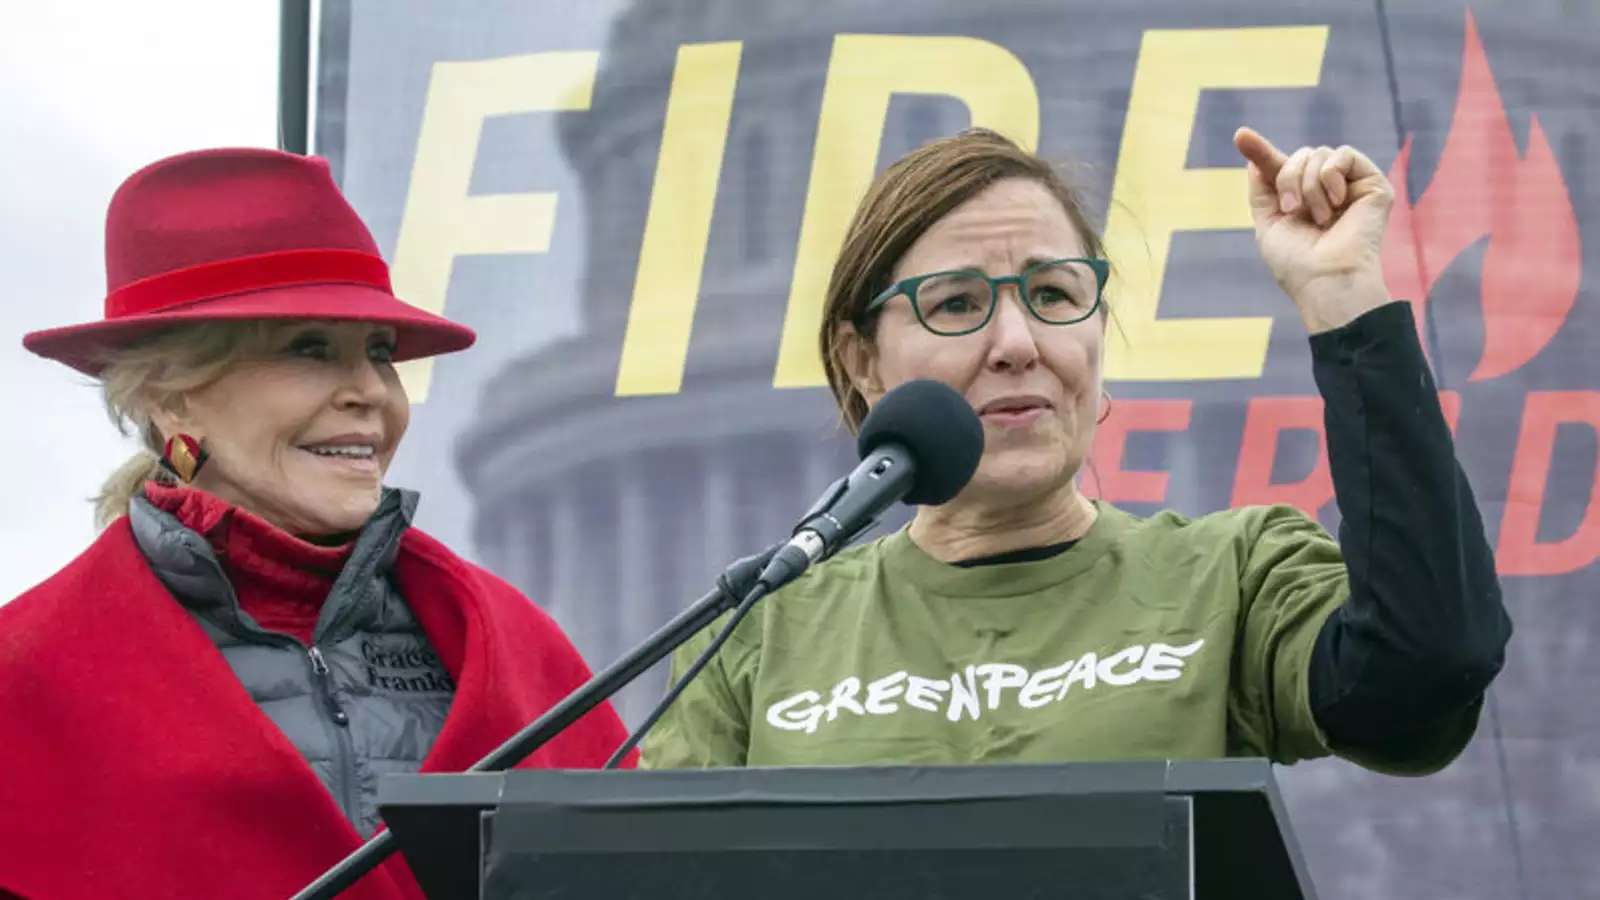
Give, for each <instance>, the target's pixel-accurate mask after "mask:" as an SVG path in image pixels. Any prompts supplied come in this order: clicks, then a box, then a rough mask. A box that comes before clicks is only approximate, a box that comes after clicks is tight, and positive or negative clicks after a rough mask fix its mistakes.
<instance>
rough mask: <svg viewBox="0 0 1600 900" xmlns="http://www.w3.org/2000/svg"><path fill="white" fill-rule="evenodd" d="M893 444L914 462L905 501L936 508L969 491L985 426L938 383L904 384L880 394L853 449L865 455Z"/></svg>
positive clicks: (947, 388)
mask: <svg viewBox="0 0 1600 900" xmlns="http://www.w3.org/2000/svg"><path fill="white" fill-rule="evenodd" d="M887 443H897V444H900V445H902V446H904V447H905V448H906V449H907V450H909V451H910V452H911V456H912V458H913V459H915V460H916V462H917V477H916V483H915V484H914V485H912V487H911V492H910V493H908V494H906V496H905V502H907V503H914V504H923V505H928V506H937V505H939V504H940V503H944V502H945V501H947V500H949V499H950V498H952V497H954V496H955V495H957V494H959V493H961V489H962V488H964V487H966V486H967V482H968V481H970V480H971V479H972V473H973V472H975V471H977V469H978V459H979V458H980V457H982V456H983V423H981V422H979V421H978V414H977V413H975V412H973V411H972V405H971V404H969V403H968V402H967V401H966V398H964V397H962V396H961V395H960V394H958V393H956V391H955V390H954V389H953V388H951V387H950V386H949V385H946V384H943V383H941V382H938V381H929V380H918V381H908V382H906V383H905V384H902V385H900V386H899V387H897V388H895V389H894V390H892V391H890V392H889V393H887V394H884V395H883V399H882V400H879V401H878V402H877V403H876V404H874V405H873V407H872V410H871V411H870V412H868V413H867V418H866V421H864V422H862V423H861V433H860V435H858V436H857V437H856V450H857V452H859V453H860V454H861V455H862V456H866V455H867V454H868V453H871V452H872V451H873V450H876V449H877V448H878V447H880V446H882V445H884V444H887Z"/></svg>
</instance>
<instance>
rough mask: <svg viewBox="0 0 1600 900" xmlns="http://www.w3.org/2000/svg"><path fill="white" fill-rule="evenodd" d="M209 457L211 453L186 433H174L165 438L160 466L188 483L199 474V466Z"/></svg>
mask: <svg viewBox="0 0 1600 900" xmlns="http://www.w3.org/2000/svg"><path fill="white" fill-rule="evenodd" d="M210 458H211V455H210V454H208V453H207V452H206V448H205V447H204V446H202V445H201V444H200V442H199V441H197V440H195V439H194V438H192V437H190V436H189V435H187V434H175V435H173V436H172V437H170V438H168V439H167V447H166V449H165V450H163V451H162V453H161V468H163V469H166V470H167V471H168V472H170V473H172V477H174V478H176V479H178V480H179V481H181V482H183V483H184V484H188V483H190V482H192V481H194V477H195V476H196V475H198V474H200V467H201V466H203V465H205V464H206V460H208V459H210Z"/></svg>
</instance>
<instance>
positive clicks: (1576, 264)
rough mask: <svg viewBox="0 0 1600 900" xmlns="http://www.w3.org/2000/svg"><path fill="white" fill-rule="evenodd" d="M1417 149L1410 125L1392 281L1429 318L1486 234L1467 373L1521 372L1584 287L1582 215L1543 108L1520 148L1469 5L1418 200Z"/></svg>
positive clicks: (1394, 224)
mask: <svg viewBox="0 0 1600 900" xmlns="http://www.w3.org/2000/svg"><path fill="white" fill-rule="evenodd" d="M1410 158H1411V135H1409V134H1408V135H1406V139H1405V143H1404V144H1403V145H1402V146H1401V148H1400V155H1399V156H1398V157H1396V158H1395V161H1394V165H1393V167H1391V168H1390V170H1389V180H1390V181H1391V182H1392V183H1393V184H1394V190H1395V197H1396V199H1395V205H1394V210H1393V212H1392V213H1391V214H1390V218H1389V229H1388V232H1387V234H1386V235H1385V237H1384V244H1383V274H1384V278H1385V280H1386V281H1387V282H1388V285H1389V290H1390V292H1391V293H1392V294H1393V295H1394V296H1396V297H1405V298H1408V299H1410V300H1411V301H1412V303H1413V304H1414V308H1415V310H1416V314H1417V323H1418V327H1419V329H1420V327H1421V324H1422V315H1423V311H1424V304H1425V303H1426V302H1427V300H1426V298H1427V295H1428V290H1429V289H1430V288H1432V287H1433V284H1434V282H1435V281H1436V280H1437V279H1438V277H1439V275H1440V273H1442V272H1444V270H1445V268H1446V267H1448V266H1449V265H1450V262H1451V261H1452V260H1454V259H1455V258H1456V256H1457V255H1458V254H1459V253H1461V251H1463V250H1465V249H1467V247H1469V246H1471V245H1472V244H1474V243H1476V242H1477V241H1478V240H1479V239H1480V238H1483V237H1484V236H1486V235H1487V236H1488V238H1489V245H1488V247H1487V249H1486V250H1485V251H1484V261H1483V276H1482V296H1483V355H1482V356H1481V357H1480V358H1479V359H1478V365H1477V367H1476V368H1474V369H1473V371H1472V374H1471V375H1470V376H1469V380H1472V381H1481V380H1484V379H1488V378H1495V377H1498V376H1501V375H1505V374H1506V373H1508V372H1514V371H1516V370H1517V369H1518V368H1519V367H1521V366H1522V365H1524V364H1526V363H1527V362H1528V361H1529V360H1531V359H1533V358H1534V357H1535V356H1537V355H1538V354H1539V351H1541V350H1543V349H1544V347H1545V345H1546V344H1548V343H1549V342H1550V340H1551V339H1552V338H1554V337H1555V335H1556V332H1558V331H1560V330H1561V326H1562V323H1563V322H1565V321H1566V318H1567V313H1568V312H1570V311H1571V310H1572V305H1573V303H1574V302H1576V300H1577V298H1578V281H1579V276H1580V275H1581V272H1582V258H1581V251H1580V247H1579V244H1578V220H1577V216H1576V214H1575V213H1574V212H1573V209H1572V199H1571V197H1570V196H1569V195H1568V193H1567V185H1566V182H1565V181H1564V180H1563V179H1562V177H1561V170H1560V168H1559V166H1558V165H1557V163H1556V158H1555V154H1554V153H1553V152H1552V151H1551V150H1550V143H1549V141H1548V140H1546V138H1545V134H1544V129H1543V128H1541V127H1540V126H1539V118H1538V116H1532V117H1530V120H1529V125H1528V152H1527V155H1526V156H1523V157H1520V158H1519V156H1518V153H1517V145H1516V140H1515V138H1514V137H1513V136H1512V133H1511V123H1510V121H1509V120H1508V119H1507V117H1506V109H1505V104H1504V103H1503V102H1502V101H1501V100H1500V91H1499V90H1498V89H1497V88H1496V87H1495V83H1494V73H1493V72H1491V71H1490V69H1489V61H1488V59H1487V58H1486V57H1485V56H1484V52H1483V44H1482V43H1481V42H1480V41H1479V39H1478V26H1477V23H1476V22H1475V21H1474V20H1473V18H1472V12H1471V11H1470V10H1469V11H1468V12H1467V33H1466V40H1465V42H1464V46H1463V47H1462V51H1461V87H1460V89H1459V90H1458V92H1457V94H1456V108H1455V113H1454V115H1453V116H1452V117H1451V120H1450V132H1449V134H1448V135H1446V137H1445V143H1444V150H1443V151H1442V152H1441V153H1440V156H1439V165H1438V168H1437V170H1436V171H1435V172H1434V176H1433V181H1432V182H1430V183H1429V184H1428V189H1427V190H1426V191H1425V192H1424V193H1423V195H1422V197H1421V198H1419V199H1418V200H1417V203H1416V205H1415V206H1412V205H1411V204H1410V203H1409V202H1408V201H1407V199H1406V198H1407V194H1406V165H1407V163H1408V162H1409V161H1410Z"/></svg>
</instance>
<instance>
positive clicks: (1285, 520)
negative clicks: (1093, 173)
mask: <svg viewBox="0 0 1600 900" xmlns="http://www.w3.org/2000/svg"><path fill="white" fill-rule="evenodd" d="M1235 143H1236V145H1237V148H1238V150H1239V151H1240V153H1241V154H1242V155H1243V156H1244V157H1245V159H1246V160H1247V162H1248V166H1247V168H1248V180H1249V191H1250V194H1249V201H1250V206H1251V210H1252V213H1253V215H1254V221H1255V229H1256V238H1257V242H1258V245H1259V247H1260V251H1261V255H1262V257H1263V259H1264V260H1265V262H1266V264H1267V267H1268V269H1269V270H1271V272H1272V274H1273V276H1274V277H1275V278H1276V279H1277V281H1278V283H1279V285H1280V286H1282V288H1283V289H1284V291H1285V293H1287V294H1288V295H1289V298H1290V299H1291V300H1292V301H1293V302H1294V303H1295V305H1296V307H1297V308H1298V310H1299V312H1300V314H1301V317H1302V319H1303V320H1304V322H1305V325H1306V329H1307V331H1308V332H1309V334H1310V344H1311V356H1312V365H1313V371H1314V373H1315V376H1316V381H1317V385H1318V388H1319V390H1320V391H1321V393H1322V395H1323V398H1324V401H1325V403H1326V409H1327V431H1328V443H1329V455H1330V458H1331V465H1332V472H1333V479H1334V487H1335V492H1336V494H1337V499H1338V502H1339V505H1340V509H1341V512H1342V513H1343V525H1342V526H1341V527H1340V535H1339V540H1338V541H1335V540H1334V539H1333V538H1332V537H1330V536H1329V535H1328V534H1327V533H1326V532H1325V531H1324V530H1323V529H1322V528H1321V527H1320V526H1319V525H1318V524H1317V523H1316V522H1315V521H1313V520H1312V519H1310V518H1308V517H1307V516H1306V515H1305V514H1303V513H1301V512H1300V511H1298V510H1295V509H1292V508H1289V507H1281V506H1279V507H1251V508H1242V509H1229V510H1224V511H1221V512H1215V513H1212V514H1210V515H1205V516H1201V517H1198V518H1188V517H1185V516H1182V515H1179V514H1177V513H1173V512H1164V513H1161V514H1158V515H1155V516H1152V517H1149V518H1140V517H1136V516H1133V515H1130V514H1128V513H1126V512H1123V511H1121V510H1119V509H1117V508H1116V507H1114V506H1112V505H1111V504H1109V503H1106V502H1104V501H1091V500H1089V499H1087V498H1086V497H1084V496H1083V494H1082V493H1081V492H1080V491H1079V490H1078V486H1077V484H1076V480H1075V478H1076V475H1077V474H1078V472H1079V470H1080V468H1081V467H1082V465H1083V463H1084V460H1085V459H1086V458H1087V456H1088V453H1089V448H1090V445H1091V443H1092V441H1093V438H1094V431H1095V425H1096V423H1097V421H1098V420H1099V419H1100V418H1101V417H1102V416H1103V415H1104V413H1105V411H1106V408H1105V403H1106V402H1107V398H1106V396H1105V394H1104V392H1103V390H1102V372H1103V364H1104V355H1105V337H1106V324H1107V320H1108V317H1109V316H1110V310H1108V309H1107V306H1106V302H1105V297H1104V289H1105V286H1106V280H1107V277H1108V274H1109V271H1110V266H1109V264H1108V262H1107V261H1106V260H1105V259H1104V253H1103V250H1102V247H1101V241H1100V237H1099V235H1098V234H1096V232H1095V231H1094V229H1093V228H1092V227H1091V226H1090V224H1089V220H1088V217H1087V216H1086V215H1085V213H1084V210H1083V206H1082V201H1081V200H1080V198H1079V195H1078V194H1077V193H1076V192H1075V191H1074V190H1073V189H1072V188H1071V187H1070V186H1069V185H1068V184H1066V183H1065V182H1064V181H1062V180H1061V179H1060V178H1059V177H1058V175H1057V174H1056V173H1055V171H1053V169H1052V168H1051V167H1050V166H1049V165H1048V164H1047V163H1045V162H1043V161H1042V160H1040V159H1039V158H1037V157H1036V156H1034V155H1032V154H1029V153H1027V152H1025V151H1023V150H1021V149H1020V148H1018V147H1017V146H1016V145H1014V144H1012V143H1011V142H1010V141H1008V140H1006V139H1005V138H1003V137H1001V136H999V135H997V134H994V133H992V132H988V131H983V130H974V131H969V132H966V133H964V134H961V135H959V136H957V137H954V138H950V139H947V140H942V141H939V142H936V143H933V144H930V145H927V146H925V147H923V148H921V149H919V150H917V151H915V152H913V153H911V154H909V155H908V156H906V157H905V158H903V159H901V160H900V161H899V162H897V163H896V164H894V165H893V166H892V167H890V168H889V169H888V170H887V171H886V172H885V173H884V174H883V175H882V176H881V177H880V178H879V179H878V181H877V182H876V183H875V184H874V185H873V186H872V188H871V189H870V190H869V191H868V193H867V196H866V198H865V199H864V200H863V201H862V204H861V207H860V209H859V210H858V211H857V213H856V216H855V220H854V221H853V222H852V224H851V226H850V229H849V232H848V234H847V236H846V239H845V242H844V245H843V248H842V251H841V254H840V258H839V262H838V264H837V266H836V268H835V269H834V272H833V277H832V280H831V282H830V284H829V288H828V298H827V307H826V312H825V316H824V322H823V326H822V331H821V335H820V340H821V349H822V355H823V359H824V360H825V364H826V367H827V372H828V379H829V384H830V385H831V386H832V389H833V393H834V396H835V397H836V398H837V400H838V402H839V406H840V409H841V411H842V414H843V417H844V420H845V422H846V424H847V425H849V426H851V427H852V428H855V427H857V426H859V424H860V423H861V421H862V420H863V418H865V416H866V413H867V411H868V410H869V409H870V408H871V407H872V405H873V404H874V403H875V402H877V401H878V399H879V398H881V397H883V396H884V394H885V393H886V392H888V391H889V390H891V389H892V388H894V387H895V386H897V385H899V384H902V383H904V382H906V381H909V380H912V379H919V378H933V379H937V380H939V381H941V382H944V383H946V384H948V385H950V386H951V387H953V388H955V389H956V390H957V391H959V392H960V393H962V394H963V395H964V396H965V397H966V399H967V400H968V401H969V402H970V403H971V404H972V407H973V409H974V410H975V411H976V412H977V414H978V416H979V419H980V420H981V421H982V423H983V432H984V441H985V445H984V453H983V457H982V461H981V462H980V464H979V466H978V469H977V473H976V474H975V475H974V477H973V479H972V481H971V482H970V483H969V484H968V485H967V487H966V488H965V489H964V490H963V491H962V493H961V494H960V495H959V496H957V497H956V498H955V499H954V500H951V501H950V502H949V503H946V504H944V505H942V506H938V507H920V508H919V509H918V510H917V513H916V516H915V518H914V519H913V520H912V522H911V523H910V525H909V526H908V527H907V528H905V529H903V530H901V531H899V532H897V533H895V534H891V535H889V536H887V537H884V538H881V539H879V540H877V541H874V542H872V543H869V544H866V545H864V546H859V547H856V548H853V549H851V550H848V551H845V552H843V553H841V554H839V555H838V556H837V557H835V558H834V559H833V560H831V561H830V562H828V563H826V564H824V565H821V566H818V567H816V568H814V569H812V570H811V571H810V572H808V573H807V574H806V575H805V576H803V577H802V578H800V579H799V580H797V581H796V582H794V583H793V584H791V585H790V586H788V587H786V588H784V589H783V590H781V591H779V592H778V593H777V594H776V595H775V596H773V597H771V598H769V599H768V600H766V601H764V602H763V604H762V605H761V606H758V607H756V609H755V611H754V613H753V614H752V615H750V616H749V617H748V618H747V619H746V620H745V621H744V622H743V623H741V625H740V626H739V628H738V629H737V630H736V631H735V632H734V633H733V635H732V636H731V638H730V640H729V641H728V643H727V644H726V645H725V646H723V648H722V649H721V651H720V652H719V653H718V654H717V656H716V657H714V659H713V660H712V662H711V664H710V665H709V666H707V668H706V669H705V670H704V672H702V673H701V675H700V676H699V677H698V678H697V679H696V680H695V681H694V682H693V683H691V684H690V686H689V687H688V688H687V690H686V691H685V692H684V693H683V695H682V696H681V697H680V698H679V700H678V702H677V703H676V705H675V706H673V707H672V708H671V709H670V710H669V711H668V713H667V714H666V716H665V717H664V718H663V719H662V720H661V722H660V724H659V725H658V726H657V728H656V730H655V732H654V733H653V734H652V736H651V738H650V739H649V740H648V741H647V742H646V744H645V753H644V764H645V765H648V766H653V767H685V766H745V765H865V764H894V763H960V762H980V761H981V762H1045V761H1066V760H1084V759H1137V758H1145V759H1171V758H1196V757H1219V756H1237V755H1245V756H1265V757H1269V758H1271V759H1273V760H1275V761H1279V762H1284V763H1288V762H1294V761H1296V760H1300V759H1305V758H1310V757H1317V756H1324V755H1328V754H1330V753H1336V754H1339V755H1341V756H1344V757H1346V758H1349V759H1353V760H1355V761H1357V762H1359V763H1361V764H1362V765H1366V766H1368V767H1371V768H1375V769H1379V770H1382V771H1388V772H1393V773H1402V774H1405V773H1409V774H1421V773H1426V772H1430V771H1434V770H1437V769H1439V768H1441V767H1443V766H1444V765H1446V764H1447V763H1448V762H1449V761H1450V760H1452V759H1453V758H1454V757H1455V756H1456V755H1457V754H1458V753H1459V752H1460V751H1461V749H1462V748H1463V747H1464V746H1465V744H1466V743H1467V741H1468V740H1469V739H1470V737H1471V736H1472V733H1473V730H1474V728H1475V727H1476V724H1477V719H1478V712H1479V709H1480V707H1481V705H1482V698H1483V693H1484V691H1485V689H1486V688H1487V687H1488V685H1489V682H1490V680H1491V679H1492V678H1493V677H1494V675H1495V674H1496V673H1497V672H1498V671H1499V668H1500V665H1501V662H1502V660H1503V651H1504V646H1505V642H1506V641H1507V639H1508V638H1509V636H1510V622H1509V620H1508V619H1507V617H1506V614H1505V610H1504V608H1503V607H1502V605H1501V602H1500V593H1499V586H1498V583H1497V581H1496V578H1495V572H1494V560H1493V558H1492V555H1491V553H1490V550H1489V547H1488V544H1487V543H1486V541H1485V539H1484V534H1483V527H1482V523H1481V521H1480V519H1479V516H1478V511H1477V508H1476V506H1475V504H1474V501H1473V497H1472V492H1471V489H1470V487H1469V486H1468V484H1467V480H1466V478H1465V476H1464V475H1463V473H1462V471H1461V468H1460V466H1459V465H1458V464H1457V462H1456V460H1455V456H1454V449H1453V446H1452V443H1451V437H1450V432H1449V429H1448V427H1447V426H1446V424H1445V420H1444V417H1443V415H1442V414H1441V411H1440V407H1439V403H1438V398H1437V395H1436V391H1435V388H1434V385H1433V382H1432V379H1431V377H1430V375H1429V372H1428V368H1427V364H1426V362H1425V360H1424V358H1423V355H1422V351H1421V348H1420V346H1419V344H1418V340H1417V336H1416V332H1415V329H1414V326H1413V322H1412V314H1411V311H1410V309H1409V307H1408V306H1407V305H1406V304H1405V303H1402V302H1393V301H1391V300H1390V298H1389V296H1388V294H1387V292H1386V290H1385V287H1384V284H1383V278H1382V271H1381V266H1380V263H1379V252H1378V248H1379V247H1380V246H1381V244H1382V238H1383V230H1384V226H1385V221H1386V219H1387V216H1388V211H1389V206H1390V202H1391V198H1392V194H1391V189H1390V186H1389V183H1388V182H1387V180H1385V178H1384V176H1383V174H1382V173H1381V172H1380V171H1379V170H1378V169H1377V167H1376V166H1374V165H1373V163H1372V162H1371V161H1370V160H1368V159H1367V158H1366V157H1365V156H1363V155H1362V154H1361V153H1359V152H1358V151H1356V150H1354V149H1351V148H1349V147H1341V148H1339V149H1331V148H1326V147H1322V148H1309V147H1308V148H1303V149H1300V150H1298V151H1296V152H1295V153H1293V154H1292V155H1285V154H1283V153H1282V152H1280V151H1279V150H1278V149H1277V148H1275V147H1274V146H1273V145H1272V144H1271V143H1269V142H1268V141H1267V140H1266V139H1265V138H1263V137H1261V136H1260V135H1258V134H1256V133H1255V132H1254V131H1251V130H1249V129H1240V130H1239V133H1238V134H1237V135H1236V138H1235ZM715 632H716V628H715V627H713V628H710V629H707V630H706V631H705V632H703V633H702V634H700V635H699V636H697V638H696V639H695V640H694V641H692V642H690V644H689V645H687V646H686V647H685V648H684V649H683V650H682V651H681V652H680V653H679V655H678V656H677V657H676V660H675V667H674V668H675V670H676V671H675V677H676V674H678V673H681V672H682V671H683V670H684V669H685V668H686V667H687V665H688V664H689V662H690V661H692V660H693V659H695V658H696V657H697V656H698V655H699V653H700V651H701V650H702V649H703V648H704V647H705V646H706V645H707V644H708V643H709V641H710V640H711V637H712V636H713V635H714V634H715Z"/></svg>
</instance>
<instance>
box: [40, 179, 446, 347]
mask: <svg viewBox="0 0 1600 900" xmlns="http://www.w3.org/2000/svg"><path fill="white" fill-rule="evenodd" d="M238 319H335V320H356V321H363V322H377V323H382V324H385V325H392V326H394V328H395V331H396V341H395V344H396V348H395V355H394V358H395V359H396V360H397V361H398V360H405V359H416V358H417V357H422V356H432V355H434V354H436V353H448V352H450V351H452V350H461V349H464V348H466V347H469V346H471V345H472V342H473V340H474V337H475V336H474V335H473V333H472V329H470V328H467V327H466V326H464V325H457V324H456V323H454V322H451V321H449V320H448V319H444V318H441V317H439V316H436V315H433V314H432V313H429V312H425V311H423V310H421V309H418V308H417V307H414V306H411V305H410V304H407V303H405V302H403V301H401V300H399V299H397V298H396V297H395V296H394V291H393V289H392V288H391V287H390V286H389V267H388V266H387V265H385V264H384V262H383V258H382V257H381V256H379V255H378V247H377V244H375V243H374V242H373V240H372V235H371V233H369V232H368V231H367V227H366V226H365V225H363V224H362V222H361V219H360V218H359V217H358V216H357V215H356V212H355V210H354V209H352V208H351V206H350V204H349V202H348V201H346V200H345V198H344V195H342V194H340V193H339V188H338V187H337V186H336V185H334V183H333V177H332V175H331V173H330V172H329V170H328V163H327V161H326V160H323V159H319V158H317V157H306V156H299V155H297V154H293V153H284V152H281V151H278V150H265V149H228V150H201V151H198V152H194V153H184V154H181V155H179V156H172V157H168V158H167V159H163V160H160V161H159V162H155V163H152V164H151V165H149V166H146V167H145V168H143V169H140V170H139V171H138V172H135V173H134V174H133V175H131V176H129V178H128V180H127V181H124V182H123V183H122V186H121V187H120V188H118V189H117V193H116V194H115V195H114V196H113V197H112V198H111V207H110V209H109V210H108V211H107V212H106V301H105V317H104V318H102V319H100V320H99V321H97V322H88V323H85V324H82V325H68V326H65V327H62V328H50V329H46V330H44V331H35V332H32V333H31V334H27V335H24V336H23V338H22V344H23V346H25V347H27V348H28V349H29V350H32V351H33V352H34V353H37V354H39V355H40V356H45V357H49V358H50V359H54V360H59V361H60V362H63V363H66V364H67V365H69V366H71V367H72V368H74V369H77V370H78V371H80V372H85V373H87V374H90V375H95V374H98V373H99V371H100V369H101V367H102V366H103V364H104V357H105V355H106V354H107V353H108V352H110V351H114V350H116V349H117V348H118V347H122V346H126V345H127V344H128V343H130V342H132V341H135V340H137V339H138V338H140V337H141V336H144V335H147V334H149V333H150V332H152V331H157V330H160V329H162V328H166V327H169V326H172V325H179V324H186V323H192V322H207V321H219V320H238Z"/></svg>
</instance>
